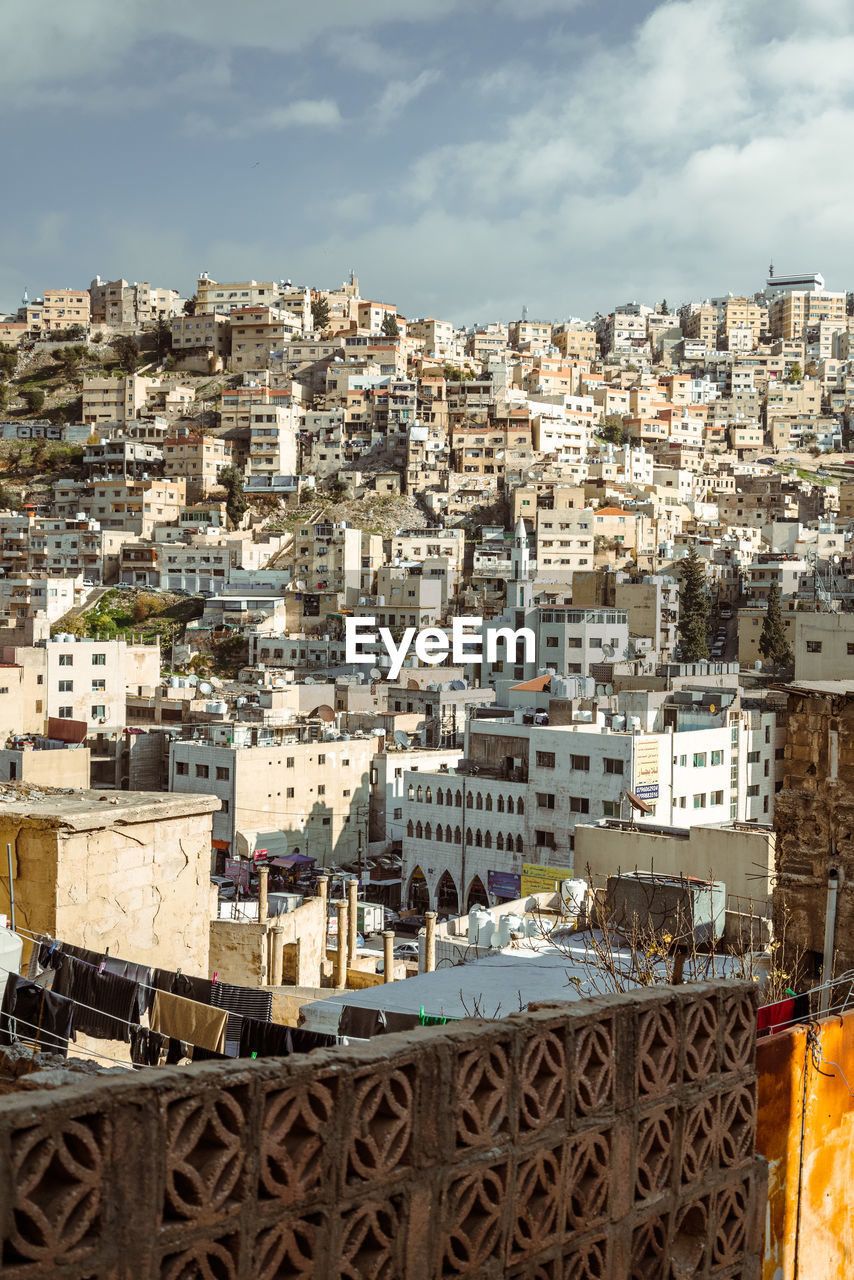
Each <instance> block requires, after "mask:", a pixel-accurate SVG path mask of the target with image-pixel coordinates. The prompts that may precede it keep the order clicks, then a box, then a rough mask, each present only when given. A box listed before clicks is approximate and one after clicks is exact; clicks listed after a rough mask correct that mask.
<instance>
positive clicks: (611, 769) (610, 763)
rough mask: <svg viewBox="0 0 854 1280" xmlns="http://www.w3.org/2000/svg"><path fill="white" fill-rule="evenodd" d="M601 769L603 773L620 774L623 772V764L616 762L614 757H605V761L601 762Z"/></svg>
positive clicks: (620, 761) (619, 761)
mask: <svg viewBox="0 0 854 1280" xmlns="http://www.w3.org/2000/svg"><path fill="white" fill-rule="evenodd" d="M602 769H603V771H604V772H605V773H620V774H621V773H622V772H623V762H622V760H618V759H617V758H616V756H605V759H604V760H603V761H602Z"/></svg>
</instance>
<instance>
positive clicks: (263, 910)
mask: <svg viewBox="0 0 854 1280" xmlns="http://www.w3.org/2000/svg"><path fill="white" fill-rule="evenodd" d="M269 874H270V869H269V867H259V868H258V923H259V924H263V923H264V921H265V920H266V919H267V877H268V876H269Z"/></svg>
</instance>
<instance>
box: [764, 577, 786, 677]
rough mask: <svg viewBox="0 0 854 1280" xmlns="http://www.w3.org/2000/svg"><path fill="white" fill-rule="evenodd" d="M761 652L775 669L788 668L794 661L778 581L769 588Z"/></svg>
mask: <svg viewBox="0 0 854 1280" xmlns="http://www.w3.org/2000/svg"><path fill="white" fill-rule="evenodd" d="M759 652H760V653H761V654H762V657H763V658H764V659H765V660H766V662H770V663H771V664H772V665H773V666H775V667H788V666H789V665H790V664H791V663H792V662H793V661H794V658H793V655H792V650H791V647H790V645H789V641H788V638H787V636H786V627H785V625H784V623H783V611H782V609H781V608H780V584H779V583H778V582H777V581H776V579H775V580H774V581H773V582H772V583H771V586H770V587H769V588H768V606H767V608H766V610H765V618H764V621H763V623H762V631H761V632H760V635H759Z"/></svg>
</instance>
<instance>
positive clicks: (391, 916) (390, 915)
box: [385, 907, 400, 929]
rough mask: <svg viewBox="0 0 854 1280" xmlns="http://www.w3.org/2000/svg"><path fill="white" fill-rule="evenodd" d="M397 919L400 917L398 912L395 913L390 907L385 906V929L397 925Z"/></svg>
mask: <svg viewBox="0 0 854 1280" xmlns="http://www.w3.org/2000/svg"><path fill="white" fill-rule="evenodd" d="M399 919H400V916H399V915H398V913H397V912H396V911H392V909H391V907H386V909H385V927H386V929H392V928H394V927H395V926H396V925H397V922H398V921H399Z"/></svg>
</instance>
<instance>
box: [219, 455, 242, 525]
mask: <svg viewBox="0 0 854 1280" xmlns="http://www.w3.org/2000/svg"><path fill="white" fill-rule="evenodd" d="M218 479H219V483H220V484H221V485H222V487H223V489H225V513H226V515H227V516H228V518H229V520H230V521H231V523H232V524H233V525H238V524H240V521H241V519H242V517H243V514H244V512H245V511H246V508H247V507H248V506H249V503H248V502H247V501H246V495H245V494H244V492H243V473H242V472H241V471H239V470H238V468H237V467H221V468H220V472H219V476H218Z"/></svg>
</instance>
